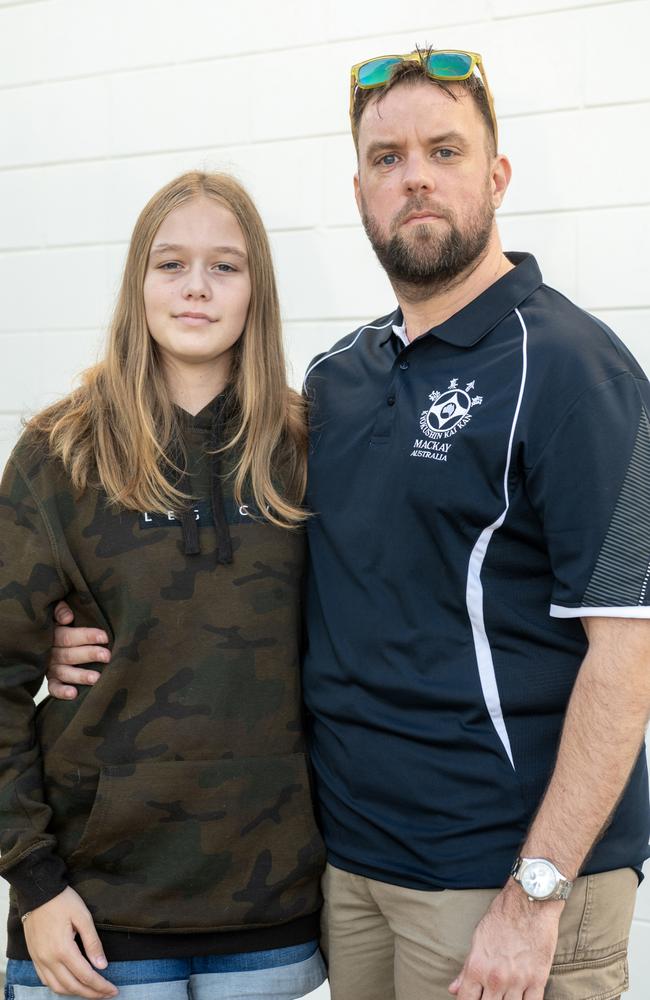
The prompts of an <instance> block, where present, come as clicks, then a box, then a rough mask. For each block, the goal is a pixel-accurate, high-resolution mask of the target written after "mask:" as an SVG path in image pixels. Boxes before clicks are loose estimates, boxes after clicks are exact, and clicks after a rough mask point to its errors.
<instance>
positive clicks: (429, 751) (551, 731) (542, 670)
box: [304, 254, 650, 889]
mask: <svg viewBox="0 0 650 1000" xmlns="http://www.w3.org/2000/svg"><path fill="white" fill-rule="evenodd" d="M509 256H510V259H511V261H512V262H513V263H514V264H515V265H516V266H515V267H514V268H513V269H512V270H511V271H509V272H508V273H507V274H506V275H504V276H503V277H502V278H501V279H500V280H499V281H497V282H496V283H495V284H493V285H492V286H491V287H490V288H488V289H487V290H486V291H485V292H483V293H482V294H481V295H480V296H478V297H477V298H476V299H475V300H474V301H472V302H470V303H469V305H467V306H466V307H465V308H464V309H462V310H460V311H459V312H458V313H456V314H455V315H454V316H452V317H451V318H450V319H448V320H447V321H446V322H445V323H443V324H441V325H440V326H437V327H435V328H434V329H432V330H430V331H429V332H428V333H426V334H424V335H423V336H421V337H418V338H417V339H415V340H414V341H413V343H411V344H408V345H407V346H406V345H405V344H404V342H403V340H402V339H401V337H400V326H401V325H402V317H401V313H400V311H399V310H397V311H396V312H395V313H393V314H391V315H389V316H384V317H383V318H381V319H378V320H376V321H374V322H372V323H370V324H368V325H366V326H363V327H361V328H360V329H358V330H356V331H355V332H354V333H351V334H350V335H349V336H347V337H344V338H343V340H341V341H340V342H339V343H338V344H337V345H336V346H335V347H334V348H333V349H332V350H331V351H329V352H328V353H327V354H324V355H321V356H320V357H318V358H317V359H316V360H315V361H314V362H313V363H312V365H311V367H310V369H309V371H308V375H307V378H306V391H307V394H308V397H309V399H310V428H311V431H310V432H311V454H310V467H309V503H310V506H311V508H312V510H313V511H314V512H315V516H314V517H313V518H312V520H311V521H310V524H309V528H308V531H309V540H310V553H311V565H310V574H309V580H308V587H307V624H308V649H307V652H306V658H305V665H304V689H305V698H306V702H307V706H308V709H309V711H310V713H311V716H312V752H313V765H314V771H315V778H316V783H317V790H318V798H319V803H320V811H321V820H322V825H323V830H324V835H325V839H326V842H327V845H328V850H329V858H330V861H331V863H332V864H334V865H336V866H337V867H340V868H343V869H345V870H348V871H351V872H356V873H358V874H362V875H368V876H370V877H371V878H375V879H379V880H381V881H385V882H392V883H395V884H398V885H403V886H409V887H412V888H419V889H427V888H472V887H496V886H500V885H502V884H503V883H504V882H505V880H506V878H507V875H508V872H509V869H510V866H511V865H512V862H513V860H514V858H515V857H516V855H517V853H518V849H519V847H520V846H521V843H522V841H523V839H524V837H525V835H526V831H527V829H528V826H529V824H530V822H531V818H532V816H533V814H534V811H535V809H536V807H537V805H538V804H539V801H540V798H541V796H542V794H543V792H544V789H545V786H546V784H547V782H548V779H549V777H550V774H551V771H552V768H553V763H554V758H555V754H556V749H557V744H558V739H559V736H560V730H561V726H562V722H563V718H564V714H565V710H566V705H567V701H568V699H569V696H570V693H571V689H572V686H573V683H574V681H575V678H576V674H577V671H578V669H579V667H580V664H581V661H582V659H583V657H584V654H585V651H586V640H585V634H584V631H583V628H582V624H581V622H580V618H581V617H583V616H587V615H603V616H607V617H610V616H622V617H643V618H647V617H650V422H649V420H648V413H649V412H650V387H649V385H648V381H647V379H646V377H645V375H644V373H643V372H642V370H641V369H640V368H639V365H638V364H637V363H636V361H635V360H634V358H633V357H632V356H631V355H630V353H629V351H627V349H626V348H625V347H624V345H623V344H622V343H621V342H620V340H618V338H617V337H616V336H615V335H614V334H613V333H612V332H611V331H610V330H609V329H608V328H607V327H606V326H605V325H604V324H603V323H601V322H600V321H598V320H597V319H595V318H594V317H592V316H590V315H588V314H587V313H585V312H584V311H582V310H581V309H578V308H577V307H576V306H575V305H573V304H572V303H571V302H569V301H568V300H567V299H566V298H564V297H563V296H562V295H560V294H559V293H558V292H556V291H554V290H553V289H551V288H549V287H547V286H546V285H544V284H543V282H542V277H541V274H540V272H539V269H538V266H537V263H536V262H535V260H534V259H533V258H532V257H531V256H529V255H526V254H511V255H509ZM402 335H403V334H402ZM621 682H622V683H624V682H625V678H621ZM597 780H598V776H597V775H594V781H597ZM649 830H650V817H649V809H648V791H647V773H646V763H645V754H644V753H641V754H640V755H639V758H638V761H637V763H636V766H635V768H634V771H633V773H632V776H631V779H630V781H629V784H628V786H627V790H626V791H625V794H624V795H623V798H622V800H621V802H620V804H619V806H618V808H617V810H616V812H615V814H614V817H613V819H612V822H611V824H610V825H609V827H608V829H607V831H606V833H605V835H604V836H603V837H602V839H601V840H600V842H599V843H598V844H597V846H596V847H595V849H594V850H593V852H592V854H591V855H590V857H589V859H588V861H587V863H586V866H585V868H584V871H585V872H598V871H604V870H610V869H614V868H619V867H623V866H627V865H631V866H634V867H637V868H640V867H641V864H642V862H643V861H644V859H645V858H646V856H647V855H648V833H649Z"/></svg>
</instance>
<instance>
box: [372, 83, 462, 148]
mask: <svg viewBox="0 0 650 1000" xmlns="http://www.w3.org/2000/svg"><path fill="white" fill-rule="evenodd" d="M449 90H450V91H451V93H446V92H445V91H444V90H443V88H442V87H439V86H438V85H436V84H434V83H429V82H428V81H425V80H423V81H421V82H418V83H414V84H405V83H401V84H397V86H395V87H392V88H391V89H390V90H389V91H387V92H384V91H378V92H377V95H376V96H374V95H373V97H372V98H371V100H370V101H369V102H368V104H367V105H366V107H365V108H364V109H363V114H362V116H361V121H360V123H359V138H360V139H361V140H365V141H366V142H368V141H374V140H376V139H379V138H381V137H382V135H388V133H392V132H394V131H395V129H397V130H399V131H404V130H406V129H407V128H412V127H415V128H417V129H418V130H420V129H423V130H425V131H431V130H432V129H435V131H436V132H439V131H441V130H443V131H444V130H449V131H453V130H457V129H458V128H459V126H460V123H461V122H463V121H467V120H468V115H471V113H472V111H473V105H474V102H473V101H472V99H471V97H470V95H469V94H468V93H467V91H466V90H464V89H463V88H461V87H454V85H453V84H450V85H449ZM452 95H453V96H452Z"/></svg>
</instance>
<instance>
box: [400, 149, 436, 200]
mask: <svg viewBox="0 0 650 1000" xmlns="http://www.w3.org/2000/svg"><path fill="white" fill-rule="evenodd" d="M404 187H405V188H406V190H407V191H408V192H409V194H421V193H423V192H425V193H426V192H428V191H433V189H434V188H435V180H434V176H433V170H432V169H431V164H430V163H429V161H428V159H427V158H426V157H425V156H410V157H409V158H408V160H407V161H406V169H405V171H404Z"/></svg>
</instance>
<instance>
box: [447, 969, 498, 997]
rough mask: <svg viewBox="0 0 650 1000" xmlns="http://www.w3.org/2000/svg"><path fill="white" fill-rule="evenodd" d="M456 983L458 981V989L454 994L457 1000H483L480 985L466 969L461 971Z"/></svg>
mask: <svg viewBox="0 0 650 1000" xmlns="http://www.w3.org/2000/svg"><path fill="white" fill-rule="evenodd" d="M458 981H460V988H459V990H458V993H457V994H456V997H457V1000H483V997H484V995H485V994H484V993H483V986H482V984H481V983H480V981H479V980H478V979H476V978H475V977H474V976H473V975H472V974H471V973H469V972H468V971H467V970H466V969H463V971H462V973H461V974H460V976H459V980H458ZM486 993H487V991H486ZM499 1000H501V997H499Z"/></svg>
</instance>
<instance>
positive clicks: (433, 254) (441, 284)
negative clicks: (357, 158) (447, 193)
mask: <svg viewBox="0 0 650 1000" xmlns="http://www.w3.org/2000/svg"><path fill="white" fill-rule="evenodd" d="M428 210H430V211H431V213H432V214H434V215H438V216H441V217H442V218H443V219H444V220H445V221H446V222H447V226H446V227H445V228H444V231H443V232H440V231H439V230H438V228H437V227H438V223H430V222H427V223H423V224H422V225H417V223H415V224H411V226H410V227H409V230H410V239H407V238H405V236H404V235H403V230H402V229H401V223H403V222H404V220H405V219H407V218H408V217H409V215H411V214H412V213H413V212H426V211H428ZM362 220H363V226H364V229H365V231H366V234H367V236H368V239H369V240H370V242H371V244H372V248H373V250H374V251H375V253H376V255H377V258H378V260H379V263H380V264H381V266H382V267H383V268H384V270H385V271H386V274H387V275H388V277H389V278H390V280H391V283H392V284H393V286H394V287H395V289H396V290H397V291H399V292H401V293H402V294H403V295H404V297H405V298H406V299H408V300H409V301H414V302H419V301H423V300H424V299H427V298H429V297H430V296H431V295H433V294H435V293H436V292H439V291H441V290H442V289H444V288H448V287H450V286H452V285H453V284H454V282H455V279H456V278H457V277H458V276H459V275H460V274H462V273H463V272H465V271H467V270H468V269H469V268H471V266H472V264H477V263H478V262H479V260H480V258H481V257H482V256H483V254H484V252H485V250H486V248H487V245H488V243H489V240H490V235H491V232H492V226H493V223H494V209H493V207H492V205H491V204H490V201H489V200H488V198H487V197H486V199H485V201H484V202H483V203H482V204H481V206H480V207H479V209H478V210H477V211H476V212H475V213H474V215H473V216H472V217H471V218H470V219H468V220H467V221H466V222H465V224H464V226H463V228H462V229H461V228H460V226H459V225H458V223H457V222H456V220H455V216H454V215H453V214H452V213H450V212H449V211H443V210H442V209H441V208H439V207H434V206H432V204H431V203H430V202H428V201H427V199H425V198H421V197H415V198H412V199H411V200H410V201H409V203H408V204H407V205H406V206H405V207H404V208H403V209H402V211H401V212H399V214H398V215H397V216H396V217H395V219H394V220H393V223H392V225H391V230H392V233H393V234H392V236H389V237H386V236H384V235H382V233H381V231H380V229H379V225H378V223H377V220H376V219H375V218H374V217H373V216H371V215H369V214H368V213H367V212H366V208H365V204H364V202H363V199H362Z"/></svg>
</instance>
